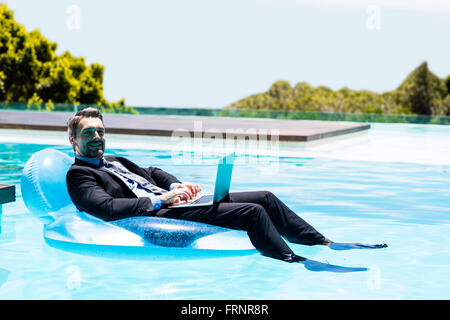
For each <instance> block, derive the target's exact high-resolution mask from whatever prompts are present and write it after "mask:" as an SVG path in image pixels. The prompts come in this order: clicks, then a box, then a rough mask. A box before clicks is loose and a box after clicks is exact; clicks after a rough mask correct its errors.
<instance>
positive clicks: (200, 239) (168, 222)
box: [21, 148, 257, 259]
mask: <svg viewBox="0 0 450 320" xmlns="http://www.w3.org/2000/svg"><path fill="white" fill-rule="evenodd" d="M72 163H73V159H72V158H71V157H69V156H68V155H67V154H65V153H63V152H61V151H58V150H55V149H50V148H48V149H44V150H41V151H38V152H36V153H35V154H33V156H31V158H30V159H29V160H28V161H27V163H26V165H25V168H24V169H23V173H22V179H21V191H22V197H23V200H24V202H25V205H26V206H27V208H28V210H29V211H30V212H31V213H32V214H34V215H35V216H36V217H38V218H39V219H40V220H41V221H43V222H44V231H43V234H44V238H45V241H46V242H47V243H48V244H49V245H50V246H52V247H55V248H59V249H62V250H68V251H71V252H75V253H81V254H86V255H95V256H108V257H111V256H112V257H120V258H138V259H139V258H145V259H149V258H156V259H161V258H174V259H180V258H193V257H223V256H239V255H248V254H253V253H256V252H257V251H256V249H255V248H254V247H253V245H252V244H251V242H250V241H249V239H248V237H247V234H246V233H245V232H244V231H238V230H231V229H226V228H221V227H216V226H212V225H208V224H204V223H198V222H192V221H183V220H176V219H167V218H158V217H151V216H139V217H131V218H126V219H122V220H116V221H112V222H106V221H103V220H101V219H98V218H96V217H94V216H92V215H90V214H87V213H85V212H81V211H79V210H77V208H76V207H75V206H74V204H73V203H72V201H71V199H70V197H69V194H68V191H67V186H66V173H67V170H68V169H69V167H70V166H71V165H72Z"/></svg>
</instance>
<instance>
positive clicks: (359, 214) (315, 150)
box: [0, 124, 450, 299]
mask: <svg viewBox="0 0 450 320" xmlns="http://www.w3.org/2000/svg"><path fill="white" fill-rule="evenodd" d="M172 144H173V143H172ZM170 145H171V143H170V139H169V138H153V137H137V136H134V137H131V139H130V137H127V136H121V135H109V136H108V143H107V148H108V149H107V153H112V154H116V155H126V156H127V157H129V158H130V159H132V160H134V161H135V162H136V163H138V164H140V165H143V166H145V165H150V164H151V165H153V166H159V167H161V168H163V169H165V170H167V171H169V172H171V173H173V174H174V175H176V176H177V177H179V178H180V179H181V180H185V181H198V182H199V183H201V184H202V185H203V186H204V187H205V189H207V190H208V189H210V188H211V184H212V183H213V181H211V176H214V172H215V164H214V163H215V162H214V161H215V159H217V156H216V155H215V154H214V153H211V154H208V152H205V153H204V154H203V157H204V163H196V162H192V163H191V164H188V165H186V164H182V163H179V162H177V161H173V155H174V153H173V150H172V149H171V147H170ZM49 146H53V147H55V148H56V149H58V150H61V151H64V152H68V153H70V154H72V153H71V148H70V146H69V145H68V142H67V137H66V135H65V133H63V132H39V131H26V130H24V131H18V130H6V129H3V130H0V183H5V184H15V185H16V192H17V201H16V202H14V203H10V204H6V205H3V214H2V216H1V234H0V256H1V259H0V299H449V298H450V284H449V281H448V279H450V268H449V265H450V246H449V245H448V243H449V240H450V239H449V238H450V235H449V232H448V230H449V226H450V206H449V203H450V201H449V200H448V199H449V198H450V197H449V196H450V126H436V125H412V124H405V125H403V124H372V128H371V129H370V130H369V131H368V132H367V133H360V134H355V135H349V136H347V137H345V138H333V139H328V140H323V141H321V142H316V143H306V144H305V143H280V144H279V148H278V150H276V151H277V152H276V153H275V154H273V153H272V154H271V153H270V152H268V153H267V154H263V155H261V156H260V157H258V159H259V161H263V163H264V165H259V166H258V165H255V163H254V162H252V161H250V160H249V159H252V158H251V157H247V156H245V155H244V154H242V152H241V153H239V152H238V160H239V159H246V161H237V164H236V166H235V169H234V172H233V179H232V186H231V189H232V191H244V190H263V189H268V190H270V191H272V192H273V193H274V194H276V195H277V196H278V197H279V198H280V199H282V200H283V201H284V202H285V203H286V204H287V205H288V206H290V207H291V208H292V209H293V210H294V211H296V212H298V213H299V214H300V215H301V216H302V217H303V218H304V219H306V220H307V221H308V222H310V223H311V224H312V225H313V226H314V227H316V228H317V229H318V230H319V231H320V232H321V233H323V234H324V235H326V236H327V237H328V238H330V239H332V240H335V241H339V242H365V243H382V242H385V243H387V244H389V247H388V248H387V249H381V250H348V251H334V250H330V249H329V248H326V247H321V246H320V247H307V246H302V245H295V244H290V246H291V247H292V248H293V250H294V251H295V252H297V253H298V254H300V255H303V256H306V257H309V258H311V259H314V260H319V261H324V262H326V261H328V262H329V263H332V264H337V265H343V266H364V267H369V268H370V270H369V271H368V272H357V273H343V274H342V273H332V272H312V271H308V270H307V269H305V268H304V267H303V266H302V265H299V264H287V263H283V262H280V261H276V260H273V259H269V258H266V257H263V256H261V255H259V254H254V255H250V256H243V257H232V258H220V259H219V258H218V259H208V260H198V259H197V260H196V259H192V260H183V261H176V260H164V261H158V260H149V261H145V260H144V261H143V260H125V259H112V258H100V257H91V256H83V255H77V254H74V253H71V252H66V251H61V250H58V249H55V248H52V247H49V246H48V245H47V244H46V243H45V242H44V239H43V237H42V222H40V221H38V220H37V219H36V218H35V217H33V216H32V215H30V214H29V213H28V211H27V209H26V207H25V205H24V203H23V201H22V199H21V194H20V186H19V184H20V176H21V170H22V168H23V166H24V165H25V162H26V161H27V160H28V158H29V157H30V156H31V155H32V154H33V153H34V152H36V151H38V150H41V149H43V148H47V147H49ZM192 147H193V148H194V147H195V146H192ZM253 157H254V156H253ZM267 168H271V169H270V170H267Z"/></svg>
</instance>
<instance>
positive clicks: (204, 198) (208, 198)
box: [189, 195, 213, 204]
mask: <svg viewBox="0 0 450 320" xmlns="http://www.w3.org/2000/svg"><path fill="white" fill-rule="evenodd" d="M212 199H213V196H212V195H207V196H202V197H200V198H198V199H196V200H194V201H192V202H189V204H198V203H206V202H210V201H212Z"/></svg>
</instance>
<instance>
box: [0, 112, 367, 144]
mask: <svg viewBox="0 0 450 320" xmlns="http://www.w3.org/2000/svg"><path fill="white" fill-rule="evenodd" d="M72 115H73V113H72V112H36V111H10V110H2V111H0V128H5V129H31V130H55V131H66V130H67V126H66V124H67V120H68V119H69V118H70V117H71V116H72ZM103 121H104V123H105V127H106V132H107V133H118V134H132V135H152V136H172V135H173V134H174V132H184V133H186V134H190V135H191V136H194V135H195V134H202V135H203V134H205V133H207V134H212V135H216V134H217V133H220V134H222V135H223V138H230V137H232V138H236V137H237V138H244V139H245V137H248V136H250V135H252V134H255V135H256V134H259V133H262V132H267V134H268V135H278V139H279V140H280V141H303V142H305V141H314V140H320V139H324V138H330V137H336V136H341V135H346V134H349V133H355V132H359V131H365V130H368V129H370V124H368V123H355V122H345V121H317V120H278V119H266V118H231V117H230V118H229V117H201V116H159V115H128V114H107V113H106V114H103Z"/></svg>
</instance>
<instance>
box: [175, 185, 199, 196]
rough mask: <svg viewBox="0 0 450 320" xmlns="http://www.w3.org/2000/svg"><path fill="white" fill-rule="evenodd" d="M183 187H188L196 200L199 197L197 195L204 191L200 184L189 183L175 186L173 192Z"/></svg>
mask: <svg viewBox="0 0 450 320" xmlns="http://www.w3.org/2000/svg"><path fill="white" fill-rule="evenodd" d="M183 187H187V188H188V189H189V190H190V191H191V193H192V198H195V197H196V196H197V194H198V193H199V192H200V191H202V188H201V187H200V185H199V184H198V183H188V182H186V183H182V184H178V185H175V186H174V187H173V189H172V190H174V189H177V188H183Z"/></svg>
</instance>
